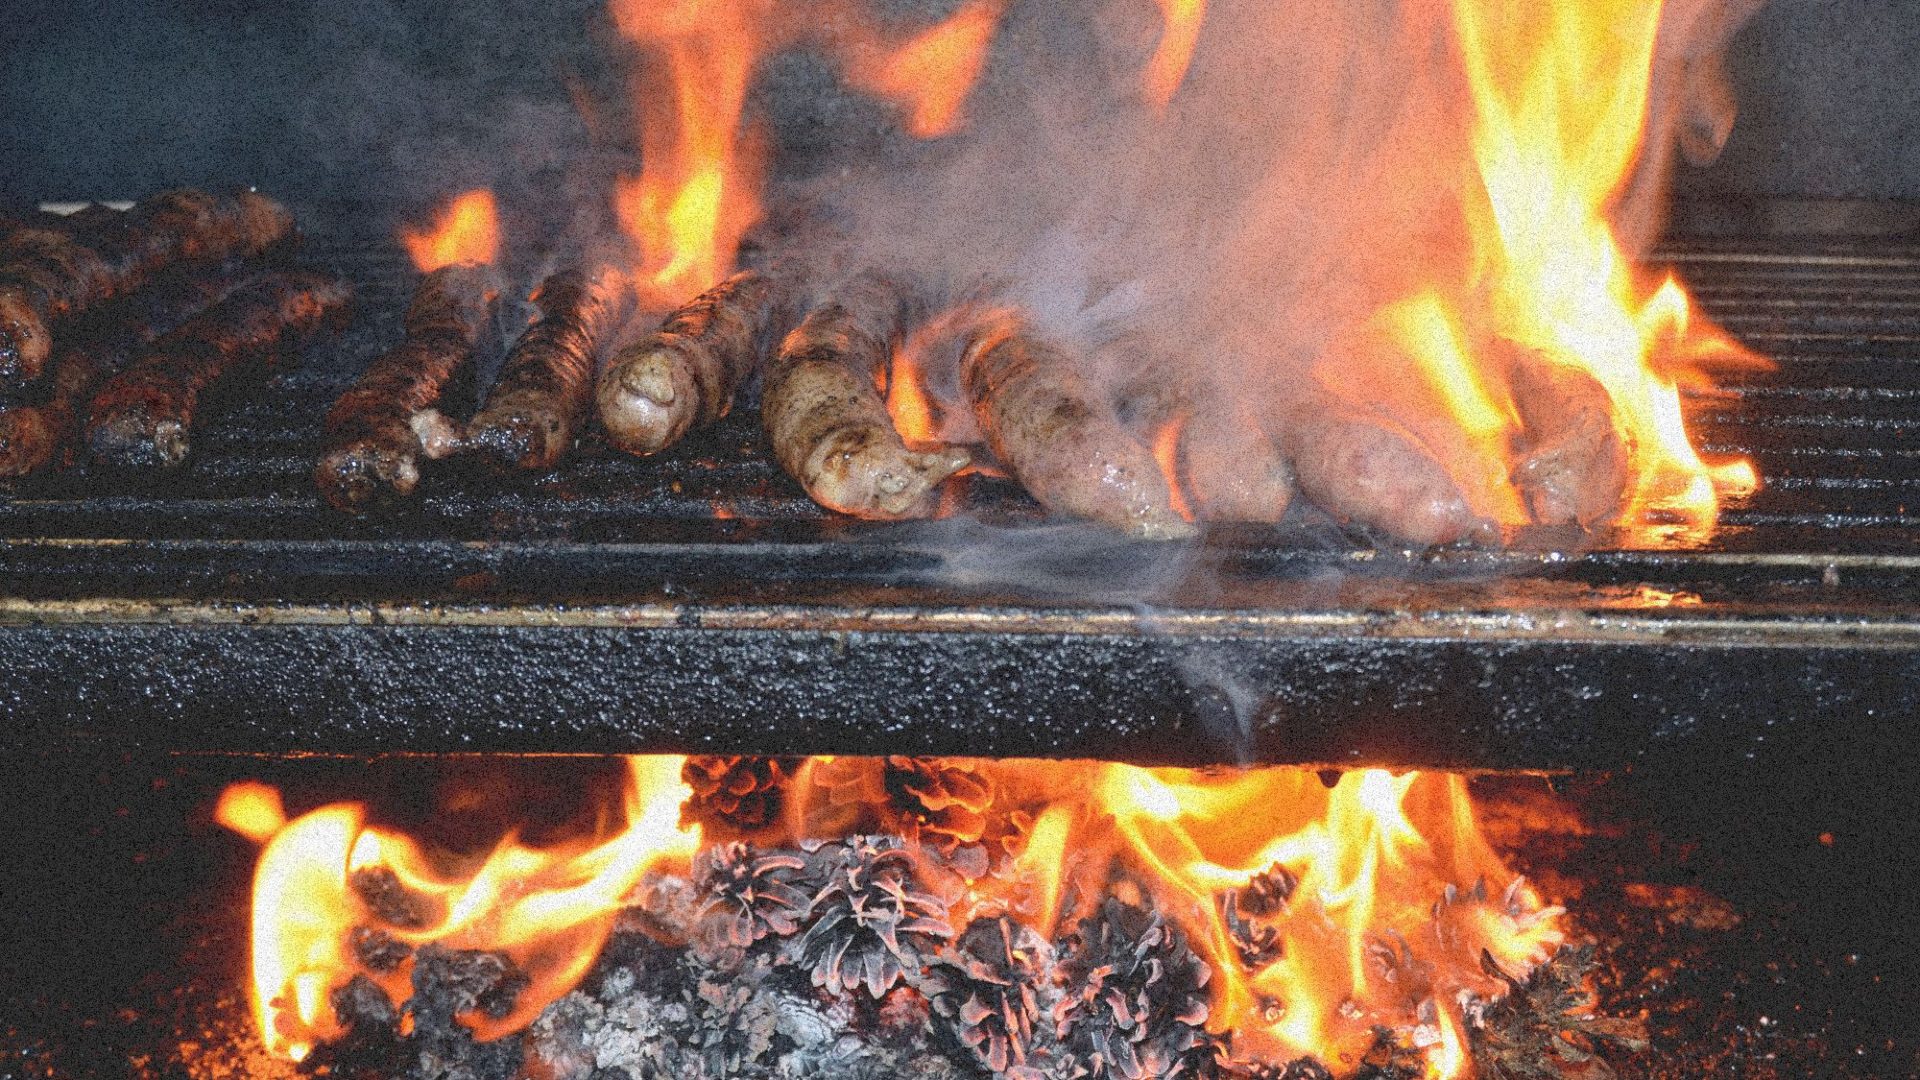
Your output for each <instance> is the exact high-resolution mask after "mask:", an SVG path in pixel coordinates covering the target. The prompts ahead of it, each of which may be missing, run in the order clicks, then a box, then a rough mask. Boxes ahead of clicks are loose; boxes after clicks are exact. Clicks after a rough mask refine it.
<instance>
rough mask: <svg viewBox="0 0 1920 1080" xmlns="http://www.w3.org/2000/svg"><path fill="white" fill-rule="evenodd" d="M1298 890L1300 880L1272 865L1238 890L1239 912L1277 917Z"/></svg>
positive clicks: (1290, 872)
mask: <svg viewBox="0 0 1920 1080" xmlns="http://www.w3.org/2000/svg"><path fill="white" fill-rule="evenodd" d="M1298 888H1300V878H1299V877H1298V876H1296V875H1295V874H1294V872H1293V871H1291V870H1289V869H1287V868H1286V867H1284V866H1282V865H1280V864H1279V863H1274V864H1273V865H1272V866H1270V867H1268V868H1267V869H1265V870H1263V871H1261V872H1260V873H1258V874H1255V875H1254V876H1253V880H1252V881H1249V882H1247V884H1246V887H1245V888H1243V889H1241V890H1240V899H1239V903H1240V910H1241V911H1244V912H1246V913H1247V914H1248V915H1251V916H1253V917H1254V918H1256V919H1264V918H1266V917H1267V916H1269V915H1278V914H1280V913H1281V912H1283V911H1285V910H1287V903H1288V901H1290V900H1292V899H1293V894H1294V891H1295V890H1296V889H1298ZM1302 1060H1308V1059H1304V1058H1303V1059H1302Z"/></svg>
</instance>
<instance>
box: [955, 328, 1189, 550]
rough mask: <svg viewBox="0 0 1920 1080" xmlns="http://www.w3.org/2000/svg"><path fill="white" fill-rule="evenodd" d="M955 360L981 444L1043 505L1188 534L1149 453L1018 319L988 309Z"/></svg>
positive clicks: (1171, 535)
mask: <svg viewBox="0 0 1920 1080" xmlns="http://www.w3.org/2000/svg"><path fill="white" fill-rule="evenodd" d="M960 365H961V366H960V381H961V386H962V388H963V389H964V390H965V392H966V395H967V398H968V400H969V401H970V402H971V403H972V404H973V410H974V415H975V418H976V419H977V420H978V421H979V424H980V430H981V432H982V434H984V435H985V437H986V440H987V445H988V446H989V447H990V448H992V450H993V452H994V454H995V455H996V456H998V457H999V459H1000V461H1001V463H1002V464H1004V465H1005V466H1006V467H1007V469H1008V471H1009V472H1011V473H1012V474H1013V477H1014V479H1016V480H1018V481H1020V483H1021V484H1022V485H1023V486H1024V487H1025V488H1026V489H1027V491H1028V492H1029V493H1031V494H1032V495H1033V497H1034V498H1036V499H1038V500H1040V502H1041V504H1043V505H1044V506H1046V507H1047V509H1049V510H1052V511H1054V512H1056V513H1062V514H1070V515H1072V516H1075V517H1083V518H1089V519H1091V520H1094V521H1099V522H1103V523H1105V524H1108V525H1112V526H1114V527H1115V528H1118V529H1121V530H1124V531H1125V532H1127V533H1130V534H1132V535H1134V536H1138V537H1142V538H1145V539H1176V538H1180V537H1187V536H1192V535H1193V534H1194V532H1195V531H1196V530H1195V529H1194V526H1193V524H1192V523H1191V522H1189V521H1187V520H1185V519H1184V518H1182V517H1181V516H1180V514H1179V513H1178V512H1177V511H1176V510H1175V509H1174V507H1173V495H1172V492H1171V491H1170V490H1169V489H1168V487H1167V482H1166V479H1165V478H1164V477H1163V476H1162V475H1161V473H1160V469H1159V467H1158V466H1157V465H1156V464H1155V463H1154V460H1153V455H1152V454H1151V453H1150V452H1149V451H1148V450H1147V448H1146V447H1144V446H1142V445H1140V443H1139V442H1137V441H1135V440H1134V438H1133V437H1132V436H1131V435H1129V434H1128V433H1127V431H1126V429H1125V428H1124V427H1122V426H1121V423H1120V420H1119V418H1118V417H1117V416H1116V415H1115V413H1114V410H1113V409H1112V408H1111V407H1110V406H1109V405H1108V404H1107V403H1106V402H1105V401H1104V400H1103V399H1101V398H1099V397H1098V396H1096V395H1095V394H1094V392H1093V390H1092V388H1091V387H1090V386H1088V385H1087V382H1086V380H1085V379H1084V378H1082V377H1081V375H1080V374H1079V372H1078V371H1076V370H1075V368H1074V364H1073V360H1072V358H1071V357H1070V356H1069V355H1068V354H1067V353H1066V352H1065V351H1063V350H1062V349H1061V348H1059V347H1058V346H1056V345H1053V344H1051V343H1049V342H1046V341H1043V340H1041V339H1039V338H1037V337H1036V336H1034V335H1033V334H1032V333H1031V332H1030V331H1029V330H1028V329H1027V327H1026V326H1025V325H1024V324H1023V323H1022V322H1021V320H1020V319H1019V318H1018V317H1017V316H1015V315H1012V314H1009V313H1004V312H1003V313H997V314H993V315H989V316H987V317H986V318H985V319H984V320H983V322H982V325H981V326H980V327H979V328H978V329H977V330H975V331H974V333H973V334H972V336H971V337H970V338H969V340H968V342H967V346H966V350H965V352H964V353H963V355H962V357H961V361H960Z"/></svg>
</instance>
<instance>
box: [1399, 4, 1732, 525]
mask: <svg viewBox="0 0 1920 1080" xmlns="http://www.w3.org/2000/svg"><path fill="white" fill-rule="evenodd" d="M1662 13H1663V5H1662V3H1661V2H1660V0H1603V2H1600V3H1591V4H1540V3H1529V2H1527V0H1452V14H1453V22H1454V26H1455V30H1456V33H1457V38H1458V46H1459V49H1460V54H1461V55H1460V59H1461V63H1462V67H1463V74H1464V79H1465V95H1464V96H1465V102H1466V104H1467V105H1468V106H1469V107H1470V108H1469V114H1470V121H1469V132H1468V147H1469V150H1470V161H1468V162H1467V163H1466V165H1467V168H1468V170H1469V177H1468V178H1467V179H1466V180H1465V182H1464V183H1461V184H1458V185H1454V186H1455V187H1457V188H1458V189H1459V190H1460V191H1462V192H1464V193H1465V194H1464V195H1463V196H1462V204H1461V211H1462V216H1463V224H1464V228H1465V237H1464V247H1465V249H1466V251H1467V257H1466V258H1465V259H1464V260H1462V261H1461V263H1460V269H1461V273H1459V274H1458V275H1457V276H1456V275H1455V274H1454V273H1452V272H1451V271H1449V270H1448V269H1447V268H1445V267H1441V266H1435V267H1433V268H1431V271H1430V273H1429V275H1428V276H1429V278H1430V279H1431V284H1430V285H1429V286H1428V287H1427V288H1426V289H1425V290H1424V291H1422V292H1420V293H1419V294H1417V295H1415V296H1413V297H1410V298H1408V299H1405V300H1401V301H1398V302H1396V303H1394V304H1392V305H1389V307H1388V308H1387V309H1385V310H1384V311H1383V313H1382V315H1381V321H1382V323H1384V324H1385V325H1386V326H1387V327H1388V333H1389V336H1390V338H1391V339H1392V342H1393V345H1394V347H1396V348H1397V349H1398V350H1399V351H1400V352H1402V353H1403V354H1404V355H1406V356H1408V357H1411V358H1412V359H1413V360H1414V362H1415V365H1416V367H1417V368H1418V371H1419V374H1420V376H1421V377H1422V378H1423V379H1424V380H1425V381H1426V382H1427V383H1428V384H1429V385H1430V387H1431V388H1432V389H1433V391H1434V392H1435V397H1436V398H1437V400H1438V402H1439V405H1440V408H1441V409H1442V411H1443V412H1444V414H1445V415H1447V416H1449V417H1451V418H1452V420H1453V422H1454V423H1455V424H1456V425H1457V426H1458V428H1459V431H1460V433H1461V435H1462V436H1463V437H1464V439H1465V442H1466V449H1465V450H1464V451H1460V452H1453V453H1448V454H1445V455H1443V456H1444V457H1445V458H1446V460H1447V461H1448V464H1449V467H1450V468H1451V469H1453V470H1454V472H1455V474H1456V475H1455V479H1456V481H1457V482H1458V483H1459V484H1460V486H1461V487H1462V489H1463V490H1464V491H1465V492H1466V493H1467V494H1468V498H1469V500H1470V501H1471V502H1473V503H1474V505H1475V509H1476V510H1477V511H1479V512H1480V513H1482V514H1484V515H1485V516H1487V517H1489V518H1491V519H1493V520H1495V521H1498V522H1500V523H1502V524H1506V525H1520V524H1525V523H1526V522H1527V520H1528V514H1527V510H1526V508H1525V507H1526V503H1525V500H1524V499H1523V498H1522V496H1521V494H1520V493H1519V492H1518V491H1516V490H1515V486H1514V483H1513V481H1512V480H1511V479H1510V478H1509V477H1508V475H1507V473H1508V470H1509V467H1510V466H1509V462H1510V460H1511V458H1512V457H1513V454H1512V452H1511V451H1510V449H1509V444H1510V443H1511V442H1512V441H1513V440H1514V439H1516V438H1517V437H1519V435H1520V421H1519V420H1518V410H1516V408H1515V407H1514V402H1513V399H1512V396H1511V393H1510V390H1509V387H1508V386H1507V384H1506V378H1505V375H1504V373H1503V371H1502V368H1503V365H1504V364H1505V363H1506V362H1508V360H1505V359H1503V357H1513V356H1517V357H1519V359H1518V361H1517V362H1520V363H1534V364H1548V365H1562V366H1565V367H1567V368H1570V369H1573V370H1577V371H1580V372H1584V373H1586V374H1587V375H1590V376H1591V377H1592V378H1593V379H1594V380H1596V381H1597V382H1598V384H1599V385H1600V386H1601V387H1603V388H1604V390H1605V393H1606V396H1607V398H1608V399H1609V400H1610V402H1611V407H1612V411H1613V415H1614V421H1615V424H1616V426H1617V428H1618V430H1619V433H1620V434H1621V436H1622V437H1623V438H1624V439H1625V441H1626V444H1627V445H1628V446H1629V447H1630V448H1631V453H1632V466H1633V473H1634V480H1633V485H1632V490H1630V491H1629V492H1627V497H1626V500H1625V503H1624V505H1623V508H1622V512H1621V515H1620V518H1621V520H1623V521H1625V522H1628V523H1630V524H1631V523H1634V522H1638V521H1642V520H1645V519H1646V518H1647V517H1648V516H1649V513H1653V514H1659V515H1666V516H1672V517H1678V518H1679V519H1681V520H1682V521H1685V522H1688V523H1690V524H1692V525H1695V526H1698V527H1702V528H1710V527H1711V525H1712V523H1713V521H1714V518H1715V515H1716V514H1717V508H1718V502H1719V498H1720V497H1721V496H1722V495H1725V494H1743V493H1747V492H1750V491H1752V490H1753V488H1754V486H1755V483H1756V477H1755V474H1754V472H1753V469H1752V466H1751V465H1749V464H1748V463H1746V462H1733V463H1727V464H1721V465H1709V464H1708V463H1706V462H1704V461H1702V460H1701V458H1700V457H1699V455H1698V453H1697V452H1696V451H1695V449H1694V447H1693V444H1692V440H1691V439H1690V437H1689V436H1688V434H1687V431H1686V427H1685V424H1684V423H1683V420H1682V414H1681V408H1680V384H1681V382H1682V381H1683V380H1688V379H1692V378H1694V377H1695V372H1696V371H1697V368H1698V367H1699V366H1701V365H1704V364H1709V363H1715V362H1721V363H1724V362H1728V361H1740V360H1743V359H1747V358H1745V357H1744V356H1743V354H1742V353H1741V352H1740V350H1739V349H1738V348H1737V347H1736V346H1734V345H1733V344H1732V343H1731V340H1730V339H1729V338H1728V337H1727V336H1726V335H1725V334H1724V333H1722V332H1721V331H1719V330H1717V329H1714V328H1712V327H1708V326H1702V325H1699V323H1698V321H1697V320H1695V319H1694V318H1693V316H1692V312H1691V302H1690V301H1689V299H1688V297H1687V295H1686V292H1685V291H1684V290H1683V289H1682V288H1681V286H1680V285H1679V283H1678V282H1677V281H1676V280H1675V279H1674V278H1672V277H1671V276H1668V277H1666V278H1664V279H1662V280H1659V281H1657V282H1656V281H1651V280H1648V279H1647V277H1646V275H1645V274H1644V273H1642V272H1641V271H1639V270H1637V269H1636V268H1635V266H1634V263H1633V260H1632V258H1631V257H1630V256H1629V254H1628V253H1627V252H1626V251H1625V250H1624V249H1623V247H1622V244H1621V242H1620V240H1619V238H1618V237H1617V236H1616V233H1615V230H1614V228H1613V225H1612V224H1611V222H1610V221H1609V214H1610V213H1611V212H1612V210H1613V208H1614V205H1615V200H1616V199H1617V198H1618V197H1619V194H1620V192H1621V191H1622V190H1623V188H1624V187H1625V185H1626V183H1627V181H1628V179H1629V177H1630V174H1631V172H1632V170H1633V168H1634V165H1635V163H1636V161H1637V160H1638V158H1639V155H1640V152H1641V149H1642V140H1643V138H1644V133H1645V124H1646V118H1647V115H1648V111H1649V87H1650V85H1651V80H1652V71H1653V63H1654V48H1655V42H1656V38H1657V37H1658V34H1659V30H1660V24H1661V16H1662ZM1449 449H1450V450H1454V449H1457V448H1449Z"/></svg>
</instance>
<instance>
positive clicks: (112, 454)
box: [87, 271, 351, 469]
mask: <svg viewBox="0 0 1920 1080" xmlns="http://www.w3.org/2000/svg"><path fill="white" fill-rule="evenodd" d="M350 295H351V290H350V289H349V288H348V287H347V285H346V283H345V282H342V281H339V280H338V279H335V278H331V277H327V276H324V275H320V274H313V273H306V272H299V271H291V272H282V271H275V272H271V273H265V274H260V275H257V276H255V277H253V278H251V279H249V280H248V281H246V282H245V283H243V284H242V285H240V286H239V287H238V288H236V289H234V291H233V292H232V294H231V295H229V296H228V297H227V298H226V299H224V300H222V301H221V302H220V303H218V304H216V305H214V306H213V307H211V308H209V309H208V310H207V311H205V312H204V313H202V314H201V315H199V316H197V317H196V318H194V319H192V320H191V321H189V322H188V323H187V324H186V325H185V326H182V327H181V328H180V329H178V330H175V331H174V332H173V333H171V334H168V335H166V336H165V337H163V338H160V339H159V340H158V341H156V342H154V344H153V346H152V347H151V348H149V349H147V350H146V351H145V352H143V353H141V354H140V356H139V358H138V359H136V360H135V361H134V363H133V365H132V366H131V367H129V368H127V370H125V371H123V372H121V373H120V374H118V375H116V376H114V377H113V378H112V379H110V380H108V382H107V384H106V385H105V386H103V387H101V389H100V392H99V393H98V394H95V395H94V398H93V404H92V406H91V407H90V408H89V410H88V412H89V414H90V418H89V421H88V424H87V444H88V447H89V448H90V449H91V450H92V452H93V455H94V457H95V458H97V459H99V460H101V461H104V462H107V463H110V464H114V465H122V466H129V467H141V468H169V469H170V468H175V467H178V466H179V465H180V464H181V463H182V462H184V461H185V460H186V459H187V456H188V454H189V453H190V452H191V449H192V444H191V433H192V430H193V425H194V414H195V412H196V410H197V408H198V406H199V402H200V398H201V396H202V394H204V393H205V392H206V391H207V390H208V389H210V388H212V387H214V386H217V385H218V384H220V383H221V382H223V381H225V380H227V379H230V378H232V377H233V376H234V375H236V374H239V373H240V372H242V371H244V370H246V369H247V368H249V367H252V366H254V365H257V364H264V363H268V362H270V361H272V360H273V359H274V358H275V357H276V356H277V355H278V354H280V353H283V352H289V351H291V350H293V349H294V348H296V347H297V346H298V345H300V344H303V343H304V342H305V341H306V340H307V339H308V338H310V337H311V336H312V335H313V334H314V333H316V332H318V331H320V330H322V329H323V328H325V327H327V326H328V325H329V324H330V323H336V322H338V321H340V320H341V318H342V316H343V315H344V312H345V308H346V304H347V300H348V298H349V297H350Z"/></svg>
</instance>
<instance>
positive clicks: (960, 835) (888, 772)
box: [880, 757, 993, 851]
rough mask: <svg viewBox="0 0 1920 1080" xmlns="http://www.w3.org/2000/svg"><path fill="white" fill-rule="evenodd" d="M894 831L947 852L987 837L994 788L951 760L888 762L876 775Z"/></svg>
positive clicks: (921, 759)
mask: <svg viewBox="0 0 1920 1080" xmlns="http://www.w3.org/2000/svg"><path fill="white" fill-rule="evenodd" d="M880 781H881V784H882V786H883V787H884V789H885V791H886V797H887V805H888V807H889V808H890V809H891V810H892V811H893V816H894V817H895V819H896V822H897V827H898V828H899V829H900V831H901V832H903V833H905V834H907V835H908V836H910V837H912V838H915V839H918V840H920V841H921V842H922V843H926V844H929V845H931V846H933V847H936V848H939V849H940V850H942V851H952V850H953V849H954V848H955V847H958V846H959V845H961V844H977V843H979V842H980V840H981V838H982V837H984V836H986V834H987V809H988V808H989V807H991V806H992V805H993V785H992V783H991V782H990V781H989V780H988V779H987V778H986V777H985V776H983V775H981V774H980V773H979V772H978V771H976V770H975V769H973V768H972V767H971V766H969V765H963V764H961V763H959V762H956V761H954V760H952V759H950V758H924V757H890V758H888V759H887V762H886V767H885V768H884V769H883V770H882V771H881V776H880Z"/></svg>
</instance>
